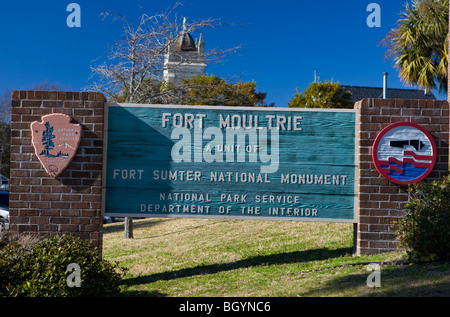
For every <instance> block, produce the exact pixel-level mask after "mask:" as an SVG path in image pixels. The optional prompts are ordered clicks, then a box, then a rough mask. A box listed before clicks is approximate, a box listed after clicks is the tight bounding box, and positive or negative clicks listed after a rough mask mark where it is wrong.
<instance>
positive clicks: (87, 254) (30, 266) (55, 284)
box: [0, 235, 125, 297]
mask: <svg viewBox="0 0 450 317" xmlns="http://www.w3.org/2000/svg"><path fill="white" fill-rule="evenodd" d="M71 263H76V264H78V265H79V268H80V273H81V283H80V287H69V286H68V285H67V280H68V277H69V275H70V274H71V273H72V271H70V272H66V270H67V268H68V265H69V264H71ZM124 271H125V270H124V269H122V268H119V267H118V264H117V263H114V264H113V263H109V262H107V261H105V260H102V259H101V258H100V257H99V256H98V252H97V249H96V248H95V247H93V246H92V245H91V244H90V242H88V241H85V240H82V239H80V238H77V237H74V236H70V235H62V236H54V237H52V238H47V239H36V238H24V237H22V238H11V237H9V238H3V239H0V296H31V297H75V296H113V295H116V294H118V293H119V292H120V290H119V283H120V281H121V278H122V276H123V273H124Z"/></svg>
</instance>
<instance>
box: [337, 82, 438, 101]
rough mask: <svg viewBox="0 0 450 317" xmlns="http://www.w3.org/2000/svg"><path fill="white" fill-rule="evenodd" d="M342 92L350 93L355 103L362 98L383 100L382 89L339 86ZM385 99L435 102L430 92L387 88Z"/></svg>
mask: <svg viewBox="0 0 450 317" xmlns="http://www.w3.org/2000/svg"><path fill="white" fill-rule="evenodd" d="M341 87H342V88H343V92H346V91H350V92H351V93H352V101H354V102H357V101H360V100H362V99H364V98H383V88H376V87H361V86H346V85H341ZM386 98H387V99H428V100H436V97H435V96H434V95H433V93H431V92H427V93H425V90H420V89H398V88H388V89H387V93H386Z"/></svg>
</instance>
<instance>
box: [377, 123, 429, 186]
mask: <svg viewBox="0 0 450 317" xmlns="http://www.w3.org/2000/svg"><path fill="white" fill-rule="evenodd" d="M436 157H437V151H436V144H435V142H434V140H433V137H432V136H431V134H430V133H429V132H428V131H427V130H425V129H424V128H423V127H422V126H420V125H418V124H415V123H412V122H397V123H394V124H391V125H389V126H388V127H386V128H385V129H383V130H382V131H381V132H380V133H379V134H378V136H377V137H376V139H375V142H374V144H373V147H372V159H373V162H374V164H375V167H376V169H377V170H378V172H379V173H380V174H381V175H382V176H383V177H385V178H386V179H388V180H389V181H391V182H392V183H395V184H399V185H409V184H414V183H417V182H420V181H421V180H423V179H424V178H426V177H427V176H428V175H429V174H430V173H431V171H432V170H433V168H434V165H435V163H436Z"/></svg>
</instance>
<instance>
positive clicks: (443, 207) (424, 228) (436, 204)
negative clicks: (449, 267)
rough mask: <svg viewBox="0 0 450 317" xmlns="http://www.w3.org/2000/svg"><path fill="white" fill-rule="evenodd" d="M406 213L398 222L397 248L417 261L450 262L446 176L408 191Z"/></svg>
mask: <svg viewBox="0 0 450 317" xmlns="http://www.w3.org/2000/svg"><path fill="white" fill-rule="evenodd" d="M410 195H411V201H410V203H408V204H407V205H406V208H407V209H408V210H409V213H408V214H407V215H406V217H405V218H404V219H402V220H401V221H400V226H399V229H398V231H397V234H398V236H399V239H400V245H401V246H402V247H405V248H406V249H407V250H408V251H409V253H410V255H411V257H412V258H415V259H418V260H420V261H434V260H448V259H450V244H449V241H450V176H447V177H446V178H444V180H442V181H439V182H438V181H435V182H433V183H431V184H428V183H419V184H416V185H413V186H412V187H411V188H410Z"/></svg>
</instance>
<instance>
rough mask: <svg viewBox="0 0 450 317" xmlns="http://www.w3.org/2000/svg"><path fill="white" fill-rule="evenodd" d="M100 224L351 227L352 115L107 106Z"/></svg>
mask: <svg viewBox="0 0 450 317" xmlns="http://www.w3.org/2000/svg"><path fill="white" fill-rule="evenodd" d="M107 118H108V119H107V120H108V127H107V154H106V164H105V166H106V167H105V171H104V172H105V174H106V181H105V183H104V188H105V203H104V208H105V215H107V216H113V217H121V216H122V217H123V216H128V217H198V218H232V219H265V220H295V221H339V222H354V221H355V213H354V200H355V191H354V187H355V113H354V111H353V110H332V111H330V110H318V109H314V110H308V109H295V110H294V109H287V108H235V107H205V106H189V107H188V106H168V105H164V106H156V105H129V104H108V105H107Z"/></svg>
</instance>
